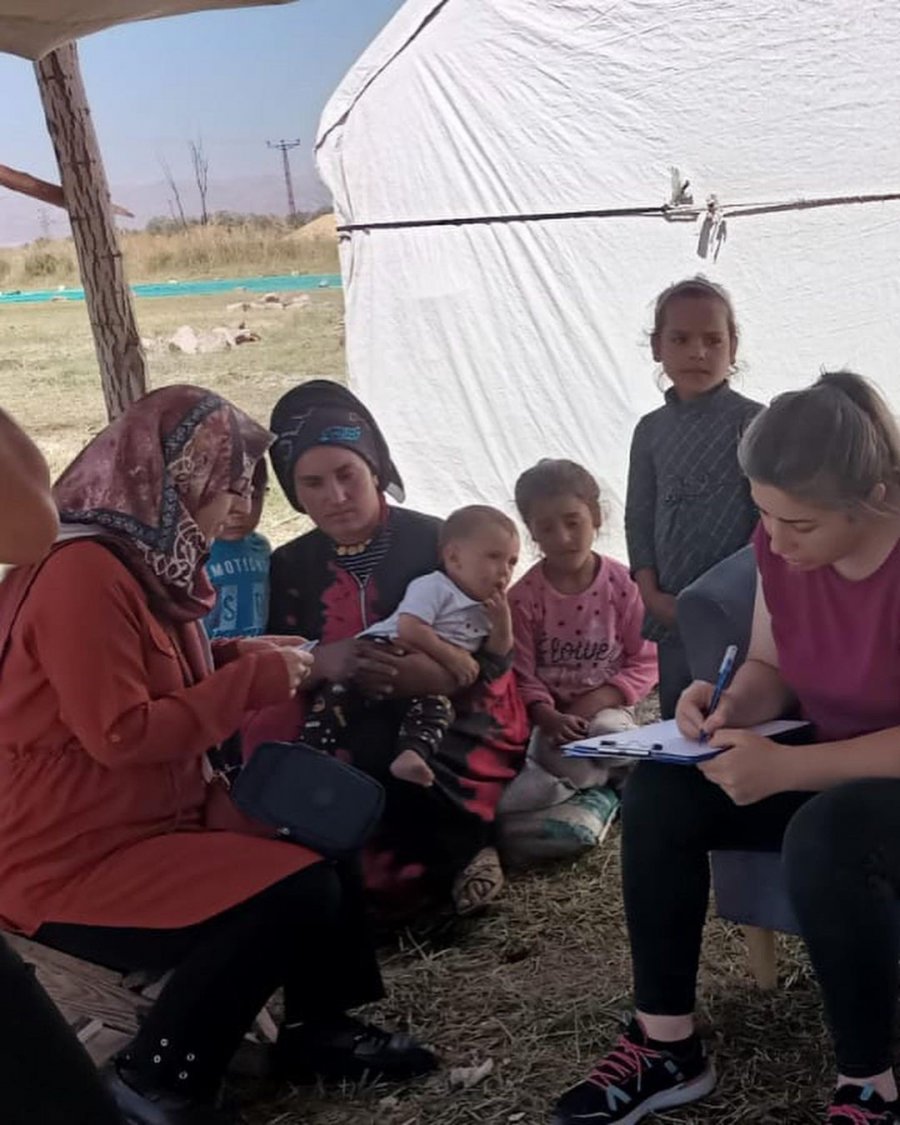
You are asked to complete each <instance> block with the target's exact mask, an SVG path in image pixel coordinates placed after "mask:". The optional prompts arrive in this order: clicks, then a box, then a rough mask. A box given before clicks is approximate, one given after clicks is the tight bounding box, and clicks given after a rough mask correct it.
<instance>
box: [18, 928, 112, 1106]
mask: <svg viewBox="0 0 900 1125" xmlns="http://www.w3.org/2000/svg"><path fill="white" fill-rule="evenodd" d="M0 1099H2V1105H3V1110H2V1113H0V1118H2V1120H3V1122H4V1125H123V1123H122V1119H121V1118H120V1116H119V1112H118V1110H117V1109H116V1107H115V1106H114V1105H113V1103H112V1101H111V1100H110V1099H109V1098H108V1097H107V1095H106V1092H105V1091H104V1089H103V1085H102V1083H101V1081H100V1078H99V1077H98V1075H97V1071H96V1070H95V1069H94V1064H93V1063H92V1062H91V1060H90V1058H89V1057H88V1055H87V1053H86V1052H85V1050H84V1049H83V1048H82V1046H81V1044H80V1043H79V1042H78V1040H77V1039H76V1038H75V1036H74V1034H73V1033H72V1031H71V1030H70V1029H69V1027H68V1026H67V1025H66V1022H65V1020H64V1019H63V1018H62V1016H61V1015H60V1014H59V1012H58V1011H57V1009H56V1007H55V1005H54V1004H53V1003H52V1002H51V1000H50V998H49V997H48V996H47V994H46V993H45V992H44V990H43V989H42V988H41V986H40V985H39V984H38V983H37V981H36V980H35V977H34V973H33V972H32V970H31V969H30V968H29V967H28V966H27V965H25V964H24V963H23V962H22V960H21V958H19V957H18V956H17V955H16V954H15V953H13V951H12V950H11V949H9V947H8V946H7V945H6V944H5V943H4V942H2V941H0Z"/></svg>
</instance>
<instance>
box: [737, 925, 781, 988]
mask: <svg viewBox="0 0 900 1125" xmlns="http://www.w3.org/2000/svg"><path fill="white" fill-rule="evenodd" d="M741 929H742V930H743V931H744V939H745V940H746V942H747V952H748V953H749V955H750V971H751V972H752V973H753V978H754V980H755V981H756V985H757V987H758V988H760V989H761V990H762V991H763V992H773V991H774V990H775V989H776V988H777V987H778V955H777V952H776V949H775V933H774V931H773V930H764V929H762V928H761V927H759V926H742V927H741Z"/></svg>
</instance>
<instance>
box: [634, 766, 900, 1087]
mask: <svg viewBox="0 0 900 1125" xmlns="http://www.w3.org/2000/svg"><path fill="white" fill-rule="evenodd" d="M622 826H623V827H622V878H623V888H624V895H625V911H626V917H627V920H628V930H629V935H630V938H631V953H632V961H633V967H634V989H635V1003H636V1006H637V1007H638V1009H639V1010H640V1011H643V1012H646V1013H648V1014H651V1015H684V1014H686V1013H688V1012H691V1011H693V1008H694V990H695V985H696V979H697V965H698V961H699V957H700V941H701V935H702V930H703V922H704V918H705V916H706V908H707V903H708V898H709V859H708V853H709V851H710V850H711V849H716V848H725V849H727V848H744V849H747V850H752V851H769V850H777V849H778V848H781V849H782V860H783V863H784V868H785V874H786V877H787V884H788V889H789V894H790V899H791V903H792V905H793V907H794V910H795V912H796V914H797V918H798V920H799V922H800V929H801V933H802V934H803V938H804V941H805V942H806V945H807V948H808V949H809V954H810V958H811V960H812V964H813V968H814V969H815V972H816V976H817V977H818V980H819V985H820V987H821V989H822V995H823V999H824V1004H825V1011H826V1015H827V1017H828V1021H829V1024H830V1027H831V1032H832V1036H833V1039H834V1047H835V1053H836V1055H837V1063H838V1069H839V1070H840V1071H841V1073H843V1074H846V1075H848V1076H850V1077H859V1078H862V1077H866V1076H868V1075H872V1074H878V1073H880V1072H881V1071H883V1070H886V1069H887V1068H888V1067H889V1066H890V1063H891V1050H890V1046H891V1031H892V1022H893V1016H894V1009H895V1006H896V1002H897V989H898V984H900V980H898V965H897V958H898V947H900V933H898V919H897V909H896V901H897V896H898V891H900V780H875V781H853V782H849V783H847V784H845V785H839V786H837V787H835V788H834V789H829V790H827V791H826V792H824V793H819V794H815V795H813V794H810V793H780V794H777V795H776V796H774V797H769V798H767V799H766V800H764V801H759V802H757V803H756V804H753V805H745V806H738V805H735V804H734V803H733V802H732V801H731V799H730V798H729V797H728V796H726V794H725V793H724V792H723V791H722V790H721V789H719V787H718V786H716V785H713V784H712V783H711V782H709V781H707V780H706V779H705V778H704V777H703V775H702V774H701V773H700V772H699V771H698V770H695V769H692V768H690V767H687V766H666V765H656V764H652V765H651V764H647V763H642V764H641V765H639V766H638V767H637V769H636V770H635V771H634V773H633V774H632V775H631V777H630V778H629V780H628V783H627V785H626V787H625V796H624V801H623V809H622Z"/></svg>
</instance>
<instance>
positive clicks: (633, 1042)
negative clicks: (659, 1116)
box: [553, 1019, 716, 1125]
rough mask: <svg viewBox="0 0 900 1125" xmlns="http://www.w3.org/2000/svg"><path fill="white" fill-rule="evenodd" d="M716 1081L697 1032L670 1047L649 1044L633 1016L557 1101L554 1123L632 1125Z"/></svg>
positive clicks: (696, 1094) (690, 1097)
mask: <svg viewBox="0 0 900 1125" xmlns="http://www.w3.org/2000/svg"><path fill="white" fill-rule="evenodd" d="M715 1084H716V1073H715V1070H714V1069H713V1065H712V1063H711V1062H710V1060H709V1059H708V1058H707V1057H706V1052H705V1051H704V1049H703V1044H702V1043H701V1041H700V1038H699V1036H696V1035H692V1036H691V1037H690V1039H686V1040H684V1041H683V1042H681V1043H673V1044H672V1045H671V1048H669V1047H666V1046H665V1045H664V1044H660V1043H653V1044H651V1043H650V1041H649V1040H648V1039H647V1036H646V1035H645V1034H644V1030H643V1028H642V1027H641V1025H640V1024H639V1023H638V1022H637V1020H636V1019H632V1021H631V1023H630V1024H629V1025H628V1027H627V1028H626V1029H625V1031H624V1032H623V1033H622V1035H620V1036H619V1039H618V1041H617V1043H616V1045H615V1046H614V1047H613V1049H612V1050H611V1051H610V1052H609V1053H608V1054H606V1055H604V1056H603V1058H601V1059H600V1060H599V1061H598V1062H597V1064H596V1066H595V1067H594V1069H593V1070H592V1071H591V1073H590V1074H589V1075H588V1076H587V1078H585V1080H584V1081H583V1082H579V1083H578V1084H577V1085H576V1086H572V1087H571V1088H570V1089H568V1090H566V1092H565V1093H564V1094H563V1096H562V1097H561V1098H560V1099H559V1101H558V1102H557V1103H556V1109H555V1111H554V1115H553V1125H636V1122H638V1121H641V1120H643V1118H645V1117H646V1116H647V1115H648V1114H650V1113H655V1112H656V1111H657V1110H660V1109H672V1108H673V1107H674V1106H679V1105H687V1104H688V1102H696V1101H699V1099H700V1098H704V1097H706V1095H707V1094H708V1093H709V1092H710V1091H711V1090H712V1089H713V1087H714V1086H715Z"/></svg>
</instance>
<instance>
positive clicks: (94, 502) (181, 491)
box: [53, 386, 272, 622]
mask: <svg viewBox="0 0 900 1125" xmlns="http://www.w3.org/2000/svg"><path fill="white" fill-rule="evenodd" d="M271 442H272V435H271V434H270V433H269V432H268V431H267V430H266V429H265V428H264V427H263V426H260V425H259V424H258V423H257V422H254V421H253V419H252V418H250V417H249V416H248V415H246V414H244V412H243V411H241V410H238V408H237V407H235V406H232V405H231V403H229V402H226V400H225V399H223V398H220V397H219V396H218V395H215V394H212V393H211V392H209V391H206V390H203V389H202V388H200V387H190V386H173V387H163V388H161V389H160V390H158V391H153V392H151V393H150V394H148V395H146V396H145V397H144V398H142V399H139V400H138V401H137V402H136V403H134V404H132V405H131V406H130V407H129V408H128V409H127V410H126V411H125V412H124V413H123V414H122V415H121V416H120V417H119V418H117V419H116V420H115V421H114V422H112V423H111V424H110V425H109V426H107V427H106V429H105V430H103V431H102V432H101V433H100V434H98V435H97V437H95V438H94V440H93V441H92V442H91V443H90V444H89V445H88V446H87V447H86V448H85V449H84V450H83V451H82V452H81V453H80V454H79V455H78V456H77V457H76V458H75V460H74V461H73V462H72V464H71V465H69V467H68V468H67V469H66V470H65V471H64V472H63V474H62V476H61V477H60V478H59V480H58V481H57V482H56V485H55V487H54V489H53V493H54V497H55V499H56V503H57V506H58V507H59V512H60V520H61V522H62V524H63V534H62V538H65V537H66V533H67V528H66V525H81V526H84V527H85V532H86V533H90V531H93V532H94V533H95V534H96V535H98V536H102V537H103V538H104V539H105V540H107V541H108V542H109V543H110V545H111V546H115V545H117V546H118V548H119V553H120V554H122V555H123V561H125V562H127V563H128V564H129V565H130V566H131V568H132V569H133V570H134V571H135V572H136V573H137V576H138V577H139V578H140V579H141V581H142V582H143V584H144V585H145V587H146V588H147V590H148V593H149V594H150V596H151V599H152V601H153V603H154V609H155V610H156V611H157V612H162V613H164V614H165V615H166V616H167V617H168V618H169V619H170V620H173V621H182V622H184V621H191V620H196V619H197V618H199V617H202V616H204V615H205V614H206V613H207V612H208V610H209V609H210V608H211V606H212V601H213V599H214V593H213V589H212V586H211V585H210V583H209V581H208V579H207V578H206V574H205V572H204V570H203V562H204V560H205V558H206V555H207V553H208V551H209V546H210V544H209V543H208V542H207V541H206V539H205V538H204V536H203V534H202V532H201V531H200V528H199V527H198V526H197V523H196V519H195V517H196V515H197V512H199V511H200V509H201V508H203V507H204V506H205V505H206V504H208V503H209V502H210V501H211V500H212V499H214V497H216V496H217V495H220V494H221V493H223V492H236V493H239V494H242V495H243V494H249V491H250V483H251V477H252V474H253V469H254V466H255V464H256V462H257V461H258V460H259V459H260V457H262V456H263V455H264V454H265V451H266V450H267V449H268V447H269V445H270V444H271ZM68 530H69V533H70V534H71V532H72V531H76V529H75V528H71V527H70V528H69V529H68ZM104 532H105V533H106V534H105V535H104ZM76 533H77V531H76Z"/></svg>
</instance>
